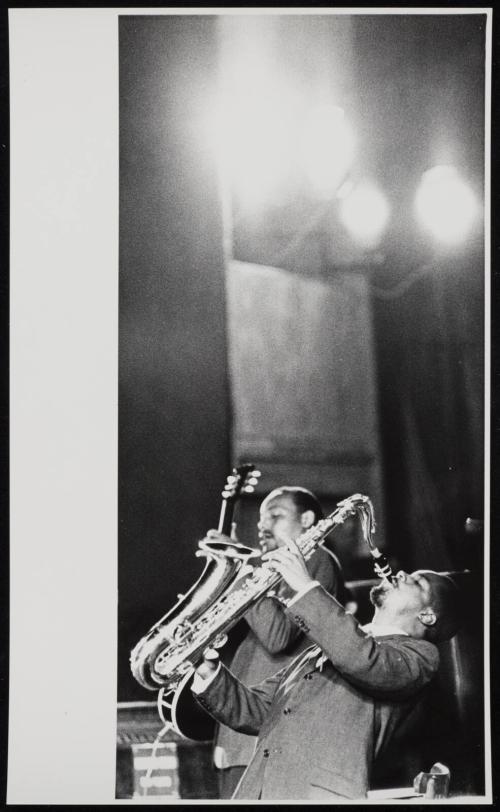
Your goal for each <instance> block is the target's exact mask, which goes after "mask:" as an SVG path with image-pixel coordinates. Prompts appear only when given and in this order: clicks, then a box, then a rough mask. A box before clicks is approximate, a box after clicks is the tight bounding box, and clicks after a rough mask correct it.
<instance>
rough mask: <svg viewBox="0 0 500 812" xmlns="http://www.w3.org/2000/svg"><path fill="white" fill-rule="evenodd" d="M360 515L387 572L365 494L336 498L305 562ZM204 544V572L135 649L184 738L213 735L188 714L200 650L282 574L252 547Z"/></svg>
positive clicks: (311, 533)
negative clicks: (260, 560)
mask: <svg viewBox="0 0 500 812" xmlns="http://www.w3.org/2000/svg"><path fill="white" fill-rule="evenodd" d="M356 514H359V515H360V518H361V522H362V530H363V535H364V538H365V541H366V543H367V544H368V546H369V549H370V552H371V554H372V556H373V557H374V558H375V559H376V564H375V567H376V572H377V574H378V575H380V576H381V577H384V578H388V577H389V574H390V568H388V565H387V570H384V571H382V568H381V567H380V564H382V558H383V557H382V554H381V553H380V551H379V550H378V549H377V548H376V547H374V545H373V542H372V534H373V533H374V532H375V521H374V516H373V506H372V503H371V501H370V499H369V498H368V497H367V496H363V495H361V494H354V495H353V496H350V497H348V498H347V499H344V500H342V501H341V502H339V503H338V504H337V507H336V509H335V510H334V511H333V513H331V514H330V515H329V516H327V517H326V518H325V519H321V520H320V521H319V522H317V523H316V524H315V525H314V526H313V527H311V528H309V529H308V530H306V531H305V532H304V533H302V534H301V535H300V536H299V537H298V538H297V539H296V544H297V546H298V548H299V550H300V551H301V553H302V555H303V556H304V559H305V560H306V561H307V560H308V559H309V558H310V557H311V556H312V554H313V553H314V551H315V550H316V548H317V547H318V546H319V545H320V544H322V543H323V542H324V540H325V539H326V536H327V535H328V534H329V533H330V532H331V531H332V530H333V529H334V528H335V527H337V526H338V525H341V524H343V523H344V522H345V520H346V519H347V518H349V517H351V516H354V515H356ZM199 546H200V549H199V550H198V551H197V555H199V556H204V557H206V558H207V564H206V567H205V570H204V572H203V574H202V576H201V577H200V578H199V579H198V581H197V582H196V583H195V584H194V586H193V587H192V588H191V590H190V591H189V592H188V593H187V595H186V596H183V597H182V598H181V599H180V601H179V603H178V604H176V605H175V606H174V607H173V609H172V610H171V611H170V612H169V613H168V614H167V615H165V616H164V617H163V618H162V619H161V620H160V621H158V623H156V624H155V626H153V627H152V629H151V630H150V631H149V632H148V634H147V635H146V636H145V637H143V638H142V639H141V640H140V641H139V643H138V644H137V645H136V647H135V648H134V650H133V651H132V654H131V668H132V673H133V675H134V677H135V678H136V679H137V681H138V682H139V683H140V684H141V685H143V687H145V688H147V689H149V690H159V689H161V690H160V695H159V698H158V709H159V712H160V716H161V717H162V719H163V720H164V721H165V722H166V723H169V722H170V723H171V725H172V727H173V728H174V729H175V730H176V731H177V732H178V733H179V734H180V735H181V736H184V737H186V738H190V739H194V740H204V739H206V738H210V736H209V735H207V729H206V728H205V727H204V726H203V725H200V726H198V722H199V720H198V719H197V720H196V721H193V719H192V718H191V709H192V708H194V703H191V699H190V695H191V691H190V690H186V689H187V688H188V687H189V684H190V682H191V680H192V677H193V674H194V669H195V668H196V666H197V665H198V664H199V663H200V662H201V660H202V659H203V652H204V651H205V649H206V648H208V647H211V648H220V647H221V646H222V645H224V643H225V642H226V640H227V634H226V633H227V632H228V631H229V629H231V628H232V627H233V626H234V625H235V624H236V623H237V622H238V620H239V619H240V618H241V617H242V616H243V615H244V614H245V613H246V612H247V610H248V609H249V608H250V607H251V606H252V605H253V604H254V603H255V602H256V601H257V600H258V599H259V598H261V597H263V596H264V595H266V594H269V593H271V594H273V591H274V590H275V588H276V587H277V586H278V585H279V583H280V582H282V580H283V579H282V576H281V575H280V574H279V573H277V572H276V571H274V570H272V569H271V568H270V567H269V566H268V565H267V564H266V563H265V562H263V563H260V564H259V563H258V562H255V559H256V558H260V555H261V554H260V553H259V552H258V551H256V550H254V549H252V548H251V547H245V546H244V545H241V544H237V543H231V544H229V543H226V544H222V543H221V542H216V541H214V542H212V541H207V540H204V541H202V542H200V543H199ZM383 560H384V561H385V559H383ZM386 563H387V562H386ZM183 717H184V718H183Z"/></svg>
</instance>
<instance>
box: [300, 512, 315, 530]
mask: <svg viewBox="0 0 500 812" xmlns="http://www.w3.org/2000/svg"><path fill="white" fill-rule="evenodd" d="M300 523H301V525H302V527H304V528H305V529H306V530H307V528H308V527H312V526H313V524H314V510H304V512H303V513H301V515H300Z"/></svg>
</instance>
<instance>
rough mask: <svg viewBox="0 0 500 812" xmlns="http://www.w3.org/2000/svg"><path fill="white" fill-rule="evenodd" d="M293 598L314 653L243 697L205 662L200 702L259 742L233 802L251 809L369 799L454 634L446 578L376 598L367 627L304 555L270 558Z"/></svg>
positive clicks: (197, 686) (403, 584) (394, 587)
mask: <svg viewBox="0 0 500 812" xmlns="http://www.w3.org/2000/svg"><path fill="white" fill-rule="evenodd" d="M265 559H266V560H267V562H268V566H269V567H271V568H273V569H275V570H276V571H277V572H278V573H280V575H281V576H282V578H283V579H284V581H285V582H286V584H287V585H288V587H289V588H290V590H291V593H292V594H293V597H292V598H291V599H290V600H289V601H288V605H287V608H286V609H285V612H286V614H287V616H288V617H289V618H290V619H291V620H292V621H293V622H294V623H295V624H297V626H298V627H299V628H301V629H302V630H303V631H304V632H305V633H306V634H307V635H308V636H309V637H310V638H311V639H312V640H313V641H314V643H315V645H312V646H310V647H309V648H307V649H306V650H305V651H303V652H302V653H300V654H299V655H298V656H297V657H296V658H295V659H294V660H293V661H292V662H291V663H289V664H288V665H286V666H285V667H284V668H282V669H281V670H279V671H278V672H277V673H276V674H274V675H273V676H271V677H269V678H267V679H265V680H263V681H261V682H259V683H258V684H256V685H253V687H247V686H246V685H244V684H243V683H242V682H240V681H239V680H238V679H237V678H236V677H234V675H232V674H231V673H230V672H229V671H228V670H227V669H226V668H225V667H224V666H223V665H222V664H220V663H217V662H216V657H217V654H216V652H214V651H213V650H207V651H206V652H205V657H204V661H203V663H202V664H201V665H199V666H198V668H197V670H196V676H195V680H194V682H193V687H192V690H193V692H194V693H195V694H196V697H197V699H198V701H199V702H200V704H201V705H202V707H203V708H204V709H205V710H206V711H208V712H209V713H210V714H212V715H213V716H214V717H215V718H216V719H217V720H218V721H219V722H221V723H223V724H226V725H229V726H231V727H232V728H233V729H235V730H238V731H241V732H243V733H246V734H251V735H257V736H258V740H257V743H256V748H255V752H254V754H253V757H252V759H251V761H250V764H249V766H248V768H247V770H246V771H245V773H244V775H243V777H242V779H241V781H240V783H239V785H238V787H237V789H236V792H235V794H234V796H233V797H234V798H236V799H241V800H242V799H246V800H259V799H261V800H288V799H290V800H292V799H293V800H329V801H331V802H333V803H341V802H342V799H362V798H364V797H366V793H367V790H368V789H369V787H370V776H371V771H372V767H373V764H374V761H375V759H376V757H377V755H378V754H379V753H380V752H381V750H382V749H383V748H384V747H385V746H386V744H387V743H388V741H389V739H390V738H391V736H392V735H393V733H394V731H395V730H396V728H397V727H398V724H399V722H401V721H402V719H403V718H404V717H405V715H406V714H407V713H408V712H409V710H410V709H411V707H412V706H413V704H414V703H415V700H416V698H417V697H418V696H419V695H420V693H421V692H422V690H423V689H424V688H425V686H426V685H427V684H428V683H429V682H430V680H431V679H432V677H433V676H434V675H435V674H436V672H437V669H438V665H439V654H438V649H437V646H436V643H438V642H441V641H443V640H447V639H449V638H451V637H452V636H453V635H454V634H455V632H456V631H457V629H458V623H459V596H458V590H457V587H456V586H455V584H454V582H453V581H452V580H451V579H450V578H449V577H448V576H445V575H440V574H438V573H435V572H431V571H428V570H420V571H417V572H414V573H412V574H411V575H409V574H407V573H405V572H402V571H401V572H399V573H398V574H397V576H395V577H394V578H392V579H391V581H389V580H387V579H383V580H382V581H381V583H380V584H379V585H377V586H375V587H373V589H372V592H371V601H372V603H373V605H374V607H375V612H374V617H373V620H372V622H371V624H368V625H367V626H364V627H361V626H359V624H358V623H357V621H356V620H355V619H354V618H353V617H352V616H351V615H350V614H348V613H347V612H345V610H344V608H343V607H342V606H341V604H340V603H339V602H338V601H337V600H336V599H335V598H334V597H333V596H332V595H330V594H328V592H327V591H326V590H325V589H324V588H323V587H322V586H321V585H320V584H319V583H318V582H317V581H315V580H314V579H313V578H312V577H311V575H310V574H309V572H308V570H307V567H306V566H305V561H304V559H303V556H302V554H301V552H300V550H299V548H298V546H297V544H296V543H295V542H294V541H293V540H292V539H290V540H289V541H288V542H287V544H286V546H282V547H280V548H278V549H275V550H272V551H269V552H268V553H266V554H265Z"/></svg>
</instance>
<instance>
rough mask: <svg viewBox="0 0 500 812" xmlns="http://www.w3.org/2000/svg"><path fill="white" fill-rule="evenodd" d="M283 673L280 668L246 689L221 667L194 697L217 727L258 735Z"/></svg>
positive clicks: (267, 715) (266, 717)
mask: <svg viewBox="0 0 500 812" xmlns="http://www.w3.org/2000/svg"><path fill="white" fill-rule="evenodd" d="M284 671H285V669H284V668H283V669H281V670H280V671H278V672H277V673H276V674H273V676H271V677H268V679H265V680H263V681H262V682H260V683H258V684H257V685H254V686H252V687H251V688H248V687H247V686H246V685H243V683H242V682H240V681H239V679H237V678H236V677H235V676H234V674H232V673H231V672H230V671H228V669H227V668H225V666H224V665H223V666H222V667H221V669H220V671H219V673H218V674H217V676H216V677H215V679H214V680H212V682H211V683H210V684H209V685H208V686H207V688H205V690H204V691H203V692H202V693H199V694H194V697H195V698H196V700H197V702H199V704H200V705H201V706H202V708H204V709H205V710H206V711H207V712H208V713H209V714H210V715H211V716H213V717H214V719H215V720H216V721H217V722H219V723H220V724H223V725H226V726H227V727H230V728H232V730H237V731H239V732H240V733H246V734H247V735H251V736H257V735H258V733H259V730H260V728H261V726H262V725H263V723H264V722H265V721H266V720H267V719H268V717H269V709H270V707H271V704H272V701H273V698H274V695H275V693H276V690H277V688H278V686H279V684H280V681H281V676H282V673H283V672H284Z"/></svg>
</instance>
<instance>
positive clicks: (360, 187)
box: [340, 181, 389, 245]
mask: <svg viewBox="0 0 500 812" xmlns="http://www.w3.org/2000/svg"><path fill="white" fill-rule="evenodd" d="M340 218H341V220H342V222H343V223H344V225H345V226H346V228H347V229H348V230H349V231H350V232H351V234H352V235H353V236H354V237H356V238H357V239H358V240H360V241H361V242H364V243H366V244H370V245H371V244H376V243H377V242H378V240H379V238H380V236H381V234H382V232H383V230H384V228H385V226H386V224H387V221H388V219H389V204H388V202H387V200H386V198H385V196H384V195H383V194H382V192H381V191H380V190H379V189H377V187H376V186H375V185H374V184H373V183H370V182H368V181H361V182H360V183H358V184H357V185H356V186H354V187H353V188H352V189H351V191H349V192H348V194H346V195H345V196H343V197H342V198H341V200H340Z"/></svg>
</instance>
